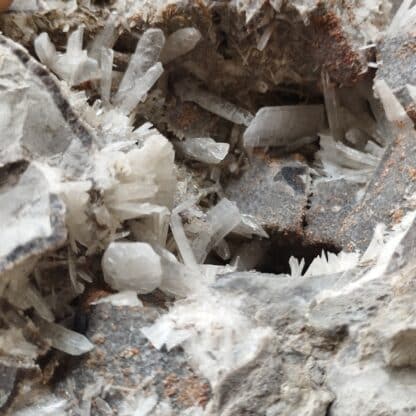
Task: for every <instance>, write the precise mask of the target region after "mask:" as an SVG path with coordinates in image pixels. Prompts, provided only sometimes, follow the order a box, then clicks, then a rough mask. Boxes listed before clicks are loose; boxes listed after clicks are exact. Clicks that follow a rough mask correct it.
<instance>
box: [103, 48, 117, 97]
mask: <svg viewBox="0 0 416 416" xmlns="http://www.w3.org/2000/svg"><path fill="white" fill-rule="evenodd" d="M113 59H114V51H113V50H112V49H109V48H102V49H101V55H100V69H101V80H100V92H101V99H102V100H103V102H104V103H105V104H108V103H109V102H110V94H111V82H112V75H113Z"/></svg>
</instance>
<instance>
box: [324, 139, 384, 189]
mask: <svg viewBox="0 0 416 416" xmlns="http://www.w3.org/2000/svg"><path fill="white" fill-rule="evenodd" d="M319 143H320V146H321V149H320V150H319V151H318V152H317V154H316V157H317V158H318V159H319V160H320V161H321V163H322V165H323V168H324V171H325V175H326V176H327V177H328V178H331V179H341V178H345V179H348V180H349V181H352V182H357V183H366V182H367V181H368V179H369V177H371V175H372V174H373V172H374V170H375V168H376V167H377V166H378V164H379V162H380V155H379V154H377V155H373V154H370V153H365V152H361V151H359V150H357V149H353V148H351V147H348V146H346V145H344V144H342V143H341V142H338V141H335V140H334V139H333V138H332V137H330V136H325V135H322V134H321V135H320V142H319Z"/></svg>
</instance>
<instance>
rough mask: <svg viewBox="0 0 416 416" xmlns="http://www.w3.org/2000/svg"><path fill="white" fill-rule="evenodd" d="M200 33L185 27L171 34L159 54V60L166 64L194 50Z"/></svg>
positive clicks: (199, 38)
mask: <svg viewBox="0 0 416 416" xmlns="http://www.w3.org/2000/svg"><path fill="white" fill-rule="evenodd" d="M201 37H202V35H201V32H200V31H199V30H198V29H195V28H193V27H185V28H182V29H179V30H177V31H176V32H174V33H172V34H171V35H170V36H169V37H168V38H167V39H166V44H165V46H164V47H163V49H162V53H161V54H160V60H161V61H162V62H163V63H164V64H166V63H168V62H170V61H173V60H174V59H176V58H178V57H179V56H182V55H185V54H186V53H188V52H190V51H191V50H192V49H193V48H195V46H196V44H197V43H198V42H199V41H200V40H201Z"/></svg>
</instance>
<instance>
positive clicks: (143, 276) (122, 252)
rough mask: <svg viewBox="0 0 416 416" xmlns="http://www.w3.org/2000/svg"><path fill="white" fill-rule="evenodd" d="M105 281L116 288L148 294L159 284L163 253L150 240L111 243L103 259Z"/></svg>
mask: <svg viewBox="0 0 416 416" xmlns="http://www.w3.org/2000/svg"><path fill="white" fill-rule="evenodd" d="M102 268H103V273H104V280H105V281H106V282H107V283H108V284H109V285H110V286H111V287H112V288H113V289H115V290H134V291H135V292H138V293H149V292H152V291H153V290H155V289H156V288H158V287H159V286H160V283H161V281H162V266H161V260H160V256H159V255H158V254H157V253H156V252H155V251H154V250H153V248H152V247H151V246H150V245H149V244H147V243H139V242H137V243H136V242H120V243H119V242H114V243H111V244H110V245H109V246H108V248H107V250H106V251H105V253H104V256H103V259H102Z"/></svg>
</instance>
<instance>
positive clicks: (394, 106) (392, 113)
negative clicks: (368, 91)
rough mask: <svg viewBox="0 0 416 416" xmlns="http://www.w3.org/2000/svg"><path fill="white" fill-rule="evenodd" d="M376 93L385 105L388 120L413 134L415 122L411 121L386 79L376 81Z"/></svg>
mask: <svg viewBox="0 0 416 416" xmlns="http://www.w3.org/2000/svg"><path fill="white" fill-rule="evenodd" d="M374 91H375V92H376V94H377V95H378V96H379V98H380V100H381V102H382V104H383V107H384V111H385V112H386V117H387V119H388V120H389V121H390V122H392V123H395V124H396V125H398V126H400V127H401V128H404V127H405V128H406V129H408V130H409V131H412V132H413V122H412V121H411V120H410V118H409V116H408V115H407V113H406V110H405V109H404V108H403V106H402V105H401V104H400V102H399V100H398V99H397V98H396V96H395V95H394V93H393V91H392V90H391V88H390V87H389V86H388V85H387V82H386V81H385V80H384V79H379V80H377V81H375V82H374Z"/></svg>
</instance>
